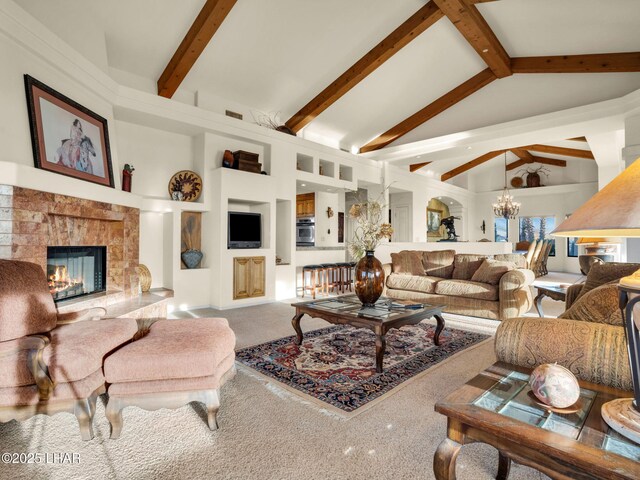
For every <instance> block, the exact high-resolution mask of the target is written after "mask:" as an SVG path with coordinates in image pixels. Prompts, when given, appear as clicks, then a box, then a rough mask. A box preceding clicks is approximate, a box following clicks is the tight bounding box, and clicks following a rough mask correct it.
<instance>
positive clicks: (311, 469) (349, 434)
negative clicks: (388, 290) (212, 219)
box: [0, 303, 546, 480]
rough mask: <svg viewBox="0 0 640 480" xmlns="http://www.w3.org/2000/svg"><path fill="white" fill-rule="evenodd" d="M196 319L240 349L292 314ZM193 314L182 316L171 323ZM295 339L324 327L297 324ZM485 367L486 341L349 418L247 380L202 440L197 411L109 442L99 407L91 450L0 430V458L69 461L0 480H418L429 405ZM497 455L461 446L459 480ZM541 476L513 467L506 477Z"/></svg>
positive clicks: (163, 416)
mask: <svg viewBox="0 0 640 480" xmlns="http://www.w3.org/2000/svg"><path fill="white" fill-rule="evenodd" d="M195 314H196V315H200V314H202V315H219V316H225V317H227V318H229V320H230V322H231V325H232V327H233V329H234V330H235V331H236V334H237V335H238V346H239V347H243V346H247V345H251V344H255V343H258V342H263V341H267V340H270V339H275V338H280V337H282V336H285V335H291V333H292V331H291V324H290V318H291V317H292V315H293V311H292V309H291V307H289V306H288V305H286V304H282V303H276V304H271V305H267V306H261V307H251V308H244V309H236V310H228V311H225V312H215V311H211V310H204V311H199V312H195ZM189 315H192V314H190V313H187V312H183V313H181V315H180V316H189ZM302 323H303V327H304V329H305V330H308V329H312V328H319V327H322V326H326V323H325V322H323V321H321V320H310V319H308V320H306V321H305V320H303V322H302ZM493 361H494V357H493V351H492V345H491V343H488V344H484V345H481V346H479V347H478V348H474V349H472V350H470V351H468V352H465V353H464V354H462V355H459V356H456V357H454V358H452V359H450V360H448V361H447V362H445V363H443V364H440V365H439V366H437V367H435V368H432V369H431V370H429V371H428V372H427V373H426V374H425V375H424V376H422V377H421V378H419V379H418V380H416V381H415V382H411V383H410V384H409V385H407V386H406V387H404V388H401V389H399V390H398V391H397V393H395V394H393V395H390V396H389V397H387V398H386V399H385V400H384V401H382V402H380V403H378V404H376V405H375V406H373V407H372V408H370V409H369V410H367V411H365V412H363V413H362V414H360V415H357V416H355V417H353V418H350V419H348V420H346V419H344V418H341V417H340V416H337V415H334V414H332V413H329V412H326V411H323V410H322V409H320V408H318V406H317V405H315V404H312V403H309V402H306V401H304V400H303V399H302V398H301V397H299V396H297V395H295V394H292V393H290V392H288V391H286V390H285V389H283V388H280V387H279V386H278V384H277V382H269V381H265V380H264V379H263V378H259V377H257V376H254V375H252V374H250V373H248V372H246V371H243V370H241V371H239V373H238V375H237V376H236V377H235V378H234V379H233V380H232V381H231V382H230V383H229V384H227V385H226V386H225V387H224V389H223V392H222V407H221V409H220V413H219V416H218V420H219V424H220V430H218V431H216V432H211V431H209V430H208V428H207V427H206V425H205V423H204V422H203V420H202V418H201V415H202V414H203V410H202V409H200V408H199V407H192V406H185V407H182V408H180V409H178V410H174V411H170V410H159V411H155V412H146V411H143V410H139V409H137V408H129V409H126V410H125V411H124V430H123V432H122V436H121V437H120V439H118V440H113V441H112V440H109V439H108V435H109V425H108V422H107V420H106V419H105V416H104V407H103V405H102V404H101V403H100V402H99V405H98V409H97V413H96V419H95V430H96V438H95V439H94V440H92V441H90V442H83V441H81V440H80V436H79V434H78V427H77V424H76V421H75V418H74V417H73V416H71V415H69V414H59V415H56V416H54V417H44V416H37V417H35V418H32V419H31V420H28V421H26V422H22V423H16V422H10V423H8V424H2V425H0V452H39V453H55V452H70V453H79V454H80V464H79V465H0V478H1V479H34V478H36V479H65V480H66V479H103V478H107V479H172V478H176V479H205V478H212V479H243V480H244V479H251V480H252V479H274V480H275V479H278V480H280V479H297V478H304V479H305V480H306V479H309V480H311V479H323V480H324V479H394V480H395V479H429V478H433V473H432V460H433V454H434V452H435V449H436V447H437V446H438V443H439V442H440V441H441V440H442V439H443V438H444V437H445V428H446V420H445V418H444V417H443V416H441V415H439V414H436V413H435V412H434V411H433V407H434V404H435V402H436V401H437V400H438V399H441V398H443V397H444V396H446V395H447V394H448V393H449V392H451V391H453V390H455V389H456V388H457V387H458V386H460V385H462V384H463V383H464V382H466V381H467V380H468V379H470V378H471V377H473V376H474V375H475V374H476V373H478V372H479V371H480V370H482V369H483V368H485V367H487V366H488V365H490V364H491V363H492V362H493ZM497 460H498V458H497V453H496V451H495V450H494V449H493V448H491V447H489V446H484V445H469V446H466V447H463V449H462V452H461V454H460V456H459V457H458V469H457V472H458V478H459V479H469V480H480V479H491V478H494V477H495V474H496V470H497ZM539 478H546V477H543V476H542V475H540V474H539V473H538V472H536V471H534V470H532V469H529V468H527V467H522V466H519V465H515V464H514V466H513V467H512V472H511V476H510V479H513V480H518V479H539Z"/></svg>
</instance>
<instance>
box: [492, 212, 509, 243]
mask: <svg viewBox="0 0 640 480" xmlns="http://www.w3.org/2000/svg"><path fill="white" fill-rule="evenodd" d="M508 238H509V221H508V220H507V219H506V218H496V219H495V221H494V223H493V241H494V242H506V241H507V239H508Z"/></svg>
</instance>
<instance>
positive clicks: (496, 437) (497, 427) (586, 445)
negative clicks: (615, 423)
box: [433, 363, 640, 480]
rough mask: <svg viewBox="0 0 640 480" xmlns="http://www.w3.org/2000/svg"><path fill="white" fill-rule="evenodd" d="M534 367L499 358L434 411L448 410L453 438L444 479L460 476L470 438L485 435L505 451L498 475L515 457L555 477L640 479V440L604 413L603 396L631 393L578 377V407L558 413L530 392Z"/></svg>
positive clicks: (502, 477) (438, 461)
mask: <svg viewBox="0 0 640 480" xmlns="http://www.w3.org/2000/svg"><path fill="white" fill-rule="evenodd" d="M530 373H531V370H530V369H526V368H520V367H516V366H513V365H509V364H506V363H495V364H494V365H492V366H491V367H489V368H488V369H486V370H485V371H483V372H481V373H480V374H479V375H477V376H476V377H475V378H473V379H471V380H469V381H468V382H467V383H466V384H465V385H464V386H462V387H461V388H459V389H458V390H456V391H455V392H453V393H452V394H451V395H449V396H448V397H447V398H446V399H445V400H443V401H440V402H438V403H437V404H436V406H435V410H436V412H438V413H441V414H443V415H446V416H447V438H446V439H444V440H443V441H442V442H441V443H440V445H439V446H438V449H437V450H436V453H435V455H434V458H433V471H434V473H435V477H436V479H437V480H455V478H456V457H457V455H458V453H459V452H460V449H461V448H462V446H463V445H466V444H469V443H473V442H482V443H486V444H489V445H492V446H493V447H495V448H496V449H497V450H498V460H499V463H498V475H497V477H496V478H497V479H499V480H506V479H507V477H508V476H509V469H510V466H511V461H512V460H513V461H516V462H518V463H519V464H521V465H527V466H529V467H532V468H535V469H537V470H538V471H540V472H542V473H544V474H546V475H548V476H549V477H551V478H554V479H569V478H583V479H587V478H589V479H608V480H611V479H618V480H622V479H624V480H631V479H635V480H637V479H638V478H640V462H639V460H640V445H637V444H635V443H633V442H631V441H630V440H628V439H626V438H625V437H623V436H621V435H619V434H618V433H617V432H615V431H614V430H612V429H610V428H609V426H608V425H607V424H606V423H605V422H604V421H603V420H602V416H601V414H600V407H601V406H602V404H603V403H605V402H607V401H609V400H612V399H615V398H621V397H629V396H632V394H631V392H625V391H622V390H616V389H614V388H610V387H606V386H603V385H596V384H593V383H588V382H583V381H579V383H580V387H581V388H580V400H579V402H578V406H577V410H576V411H575V412H574V413H566V414H559V413H553V412H550V411H549V410H547V409H546V408H545V407H543V406H541V405H540V404H539V403H538V402H536V401H535V399H534V398H533V397H532V396H531V395H530V394H529V391H530V390H531V389H530V387H529V384H528V379H529V374H530Z"/></svg>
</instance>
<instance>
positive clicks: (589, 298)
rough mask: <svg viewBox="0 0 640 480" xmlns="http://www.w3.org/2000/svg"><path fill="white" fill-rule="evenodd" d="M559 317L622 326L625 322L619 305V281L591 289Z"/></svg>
mask: <svg viewBox="0 0 640 480" xmlns="http://www.w3.org/2000/svg"><path fill="white" fill-rule="evenodd" d="M558 318H568V319H571V320H582V321H584V322H592V323H606V324H609V325H620V326H622V325H623V324H624V323H623V320H622V312H621V311H620V308H619V306H618V285H617V283H607V284H604V285H601V286H599V287H596V288H594V289H593V290H590V291H589V292H587V293H586V294H584V295H582V296H581V297H580V298H578V300H576V301H575V302H574V303H573V304H572V305H571V307H570V308H569V309H567V311H565V312H564V313H563V314H562V315H560V316H558Z"/></svg>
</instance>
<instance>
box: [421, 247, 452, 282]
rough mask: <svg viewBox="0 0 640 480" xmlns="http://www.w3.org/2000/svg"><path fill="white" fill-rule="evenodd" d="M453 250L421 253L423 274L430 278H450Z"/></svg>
mask: <svg viewBox="0 0 640 480" xmlns="http://www.w3.org/2000/svg"><path fill="white" fill-rule="evenodd" d="M455 255H456V251H455V250H436V251H434V252H423V253H422V264H423V266H424V270H425V273H426V274H427V275H430V276H432V277H440V278H451V275H452V274H453V259H454V257H455Z"/></svg>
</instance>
